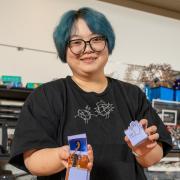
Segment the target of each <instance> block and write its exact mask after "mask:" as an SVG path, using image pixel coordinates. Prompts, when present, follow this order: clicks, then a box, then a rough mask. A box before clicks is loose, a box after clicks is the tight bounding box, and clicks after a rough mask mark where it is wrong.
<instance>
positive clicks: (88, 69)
mask: <svg viewBox="0 0 180 180" xmlns="http://www.w3.org/2000/svg"><path fill="white" fill-rule="evenodd" d="M95 37H97V38H95ZM92 38H93V39H92ZM101 38H102V37H101V36H100V35H98V34H93V33H92V32H91V31H90V29H89V28H88V26H87V24H86V22H85V21H84V20H83V19H78V20H77V22H76V24H75V26H74V31H73V32H72V35H71V38H70V41H72V40H73V41H72V46H71V47H67V54H66V57H67V63H68V65H69V66H70V68H71V70H72V72H73V74H78V75H89V74H92V73H93V74H97V73H104V66H105V64H106V63H107V60H108V56H109V54H108V48H107V42H106V40H104V46H102V44H101V43H103V42H102V41H103V40H102V39H101ZM78 39H82V40H84V41H90V40H91V45H92V47H94V48H95V49H96V50H99V51H98V52H96V51H95V50H93V49H92V48H91V47H90V44H89V43H84V42H82V41H81V40H80V41H79V42H78V41H74V40H78ZM81 42H82V44H86V46H85V49H83V50H84V51H83V50H82V51H81V53H80V54H79V53H77V52H79V51H78V48H80V47H79V44H81ZM98 43H99V44H98ZM82 47H84V46H83V45H82ZM98 48H99V49H98ZM80 49H81V48H80ZM74 52H76V53H74Z"/></svg>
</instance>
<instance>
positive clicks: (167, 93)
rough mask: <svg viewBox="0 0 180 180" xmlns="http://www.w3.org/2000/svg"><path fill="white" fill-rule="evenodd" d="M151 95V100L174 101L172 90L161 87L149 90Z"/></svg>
mask: <svg viewBox="0 0 180 180" xmlns="http://www.w3.org/2000/svg"><path fill="white" fill-rule="evenodd" d="M151 95H152V97H151V98H152V99H161V100H169V101H173V100H174V98H173V97H174V90H173V89H172V88H167V87H163V86H160V87H155V88H151Z"/></svg>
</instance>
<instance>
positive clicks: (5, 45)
mask: <svg viewBox="0 0 180 180" xmlns="http://www.w3.org/2000/svg"><path fill="white" fill-rule="evenodd" d="M0 46H4V47H10V48H16V49H17V50H18V51H23V50H30V51H38V52H43V53H50V54H57V53H56V52H53V51H47V50H42V49H33V48H28V47H21V46H14V45H9V44H3V43H0Z"/></svg>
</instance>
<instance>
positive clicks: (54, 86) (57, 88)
mask: <svg viewBox="0 0 180 180" xmlns="http://www.w3.org/2000/svg"><path fill="white" fill-rule="evenodd" d="M65 84H66V78H60V79H57V80H53V81H49V82H46V83H44V84H42V85H40V86H39V87H38V88H36V89H34V91H33V92H32V93H31V94H30V95H29V97H28V99H27V100H37V99H41V98H47V99H58V97H60V96H63V94H64V93H65V92H66V85H65Z"/></svg>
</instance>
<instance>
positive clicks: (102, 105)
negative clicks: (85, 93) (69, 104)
mask: <svg viewBox="0 0 180 180" xmlns="http://www.w3.org/2000/svg"><path fill="white" fill-rule="evenodd" d="M93 109H94V110H95V111H94V112H91V107H90V106H89V105H86V107H85V108H84V109H78V110H77V115H75V118H76V117H80V118H81V119H83V120H84V121H85V124H88V122H89V120H90V119H91V117H92V116H95V117H97V116H103V117H105V119H108V118H109V115H110V113H111V112H112V111H113V110H114V107H113V104H110V103H106V102H105V101H103V100H100V101H99V102H97V103H96V107H95V108H93Z"/></svg>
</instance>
